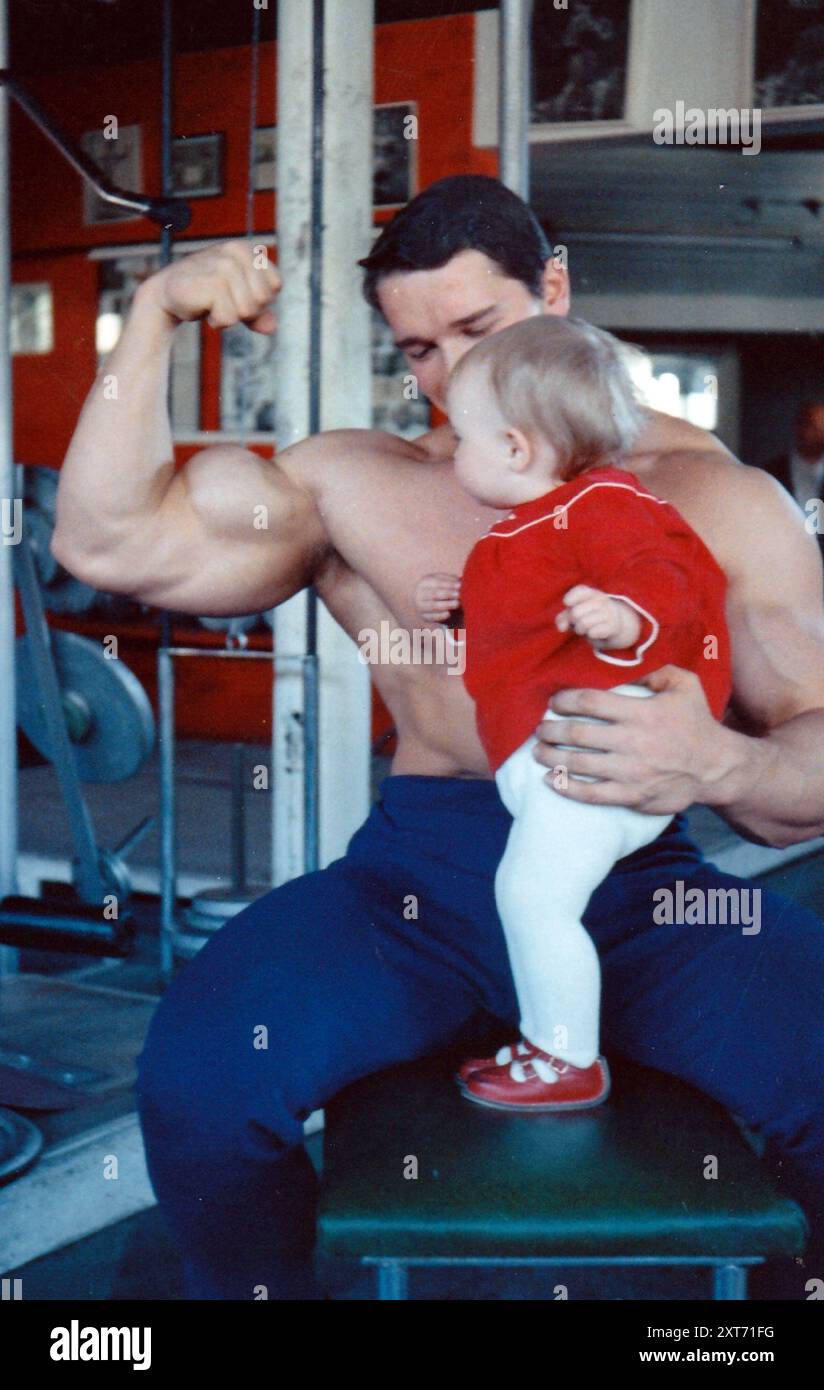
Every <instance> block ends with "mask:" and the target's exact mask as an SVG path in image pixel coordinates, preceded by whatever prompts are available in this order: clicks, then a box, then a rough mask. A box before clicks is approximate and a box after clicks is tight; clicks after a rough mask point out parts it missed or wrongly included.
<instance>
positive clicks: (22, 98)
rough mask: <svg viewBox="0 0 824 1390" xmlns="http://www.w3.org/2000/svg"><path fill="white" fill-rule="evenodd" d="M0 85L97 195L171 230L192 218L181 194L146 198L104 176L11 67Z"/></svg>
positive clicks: (180, 229)
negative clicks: (110, 181)
mask: <svg viewBox="0 0 824 1390" xmlns="http://www.w3.org/2000/svg"><path fill="white" fill-rule="evenodd" d="M0 85H2V86H4V87H7V88H8V90H9V92H10V93H11V95H12V96H13V97H14V99H15V101H16V102H17V104H18V106H20V107H21V108H22V109H23V110H24V111H25V113H26V115H27V116H28V117H29V119H30V120H31V121H33V122H34V124H35V125H36V126H37V127H38V129H39V130H41V131H42V132H43V134H44V135H45V136H46V137H47V138H48V139H49V140H51V142H52V144H53V145H55V146H56V147H57V149H58V150H59V151H60V153H61V154H62V155H63V158H64V159H65V160H67V162H68V163H69V164H71V166H72V168H73V169H75V170H76V171H77V173H78V174H80V176H81V178H83V179H85V180H86V182H87V183H88V184H91V186H92V188H93V189H94V191H95V193H96V194H97V196H98V198H102V199H103V201H104V202H106V203H112V204H113V205H114V206H115V207H120V208H126V209H128V210H129V211H130V212H137V213H140V214H141V215H142V216H144V217H149V218H151V220H152V222H157V223H158V224H159V225H160V226H161V227H171V229H172V231H175V232H183V231H185V230H186V228H187V227H188V225H189V223H190V222H191V220H192V213H191V209H190V207H189V205H188V203H184V202H183V201H182V199H180V198H147V197H146V195H145V193H131V192H129V191H128V190H127V189H123V188H113V187H112V185H111V184H110V183H108V182H107V180H106V179H105V178H104V177H103V175H102V173H101V172H100V170H99V169H98V167H97V165H96V164H95V163H94V161H93V160H91V159H89V157H88V155H86V154H84V153H83V151H82V150H80V149H77V148H76V147H75V146H74V145H73V144H72V143H71V141H70V140H69V138H68V136H67V135H66V134H65V133H64V131H63V130H62V128H61V127H60V126H59V125H58V124H57V122H56V121H55V120H54V119H53V118H52V117H51V116H50V115H49V113H48V111H46V110H45V109H44V107H42V106H41V105H40V102H39V101H38V100H37V98H36V97H34V96H32V94H31V92H30V91H29V90H28V88H27V87H24V86H23V84H22V82H20V81H19V80H18V78H16V77H14V76H13V75H12V73H11V72H10V71H9V70H8V68H3V69H0Z"/></svg>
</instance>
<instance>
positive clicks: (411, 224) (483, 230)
mask: <svg viewBox="0 0 824 1390" xmlns="http://www.w3.org/2000/svg"><path fill="white" fill-rule="evenodd" d="M459 251H481V252H483V254H484V255H486V256H488V257H489V259H490V260H491V261H494V262H495V264H496V265H497V266H498V268H499V269H500V271H501V273H502V274H503V275H507V276H508V277H509V278H510V279H512V280H520V281H521V283H522V284H524V285H525V286H526V288H527V289H528V290H529V292H530V294H534V295H535V296H536V297H537V296H539V295H540V293H541V286H542V280H543V270H544V266H545V265H546V262H547V261H548V260H549V258H550V256H551V255H552V248H551V247H550V244H549V241H548V240H547V237H546V234H545V232H544V231H543V228H542V227H541V224H540V222H539V221H538V219H537V217H536V216H535V214H534V213H533V212H532V211H531V209H530V208H528V207H527V205H526V203H525V202H524V201H523V199H522V198H519V197H518V195H517V193H513V192H512V191H511V189H509V188H507V187H506V185H505V184H503V183H501V182H500V181H499V180H498V179H493V178H488V177H487V175H486V174H452V175H450V176H449V177H448V178H445V179H438V181H437V183H433V184H430V186H429V188H426V189H424V191H423V193H419V194H418V196H417V197H416V198H413V199H412V201H411V202H410V203H407V204H406V207H404V208H401V210H400V212H399V213H397V214H396V215H395V217H393V219H392V221H391V222H389V223H387V225H386V226H385V227H384V229H383V231H382V232H381V234H380V236H379V237H378V239H377V241H376V242H375V245H374V246H373V248H372V251H371V253H370V254H369V255H368V256H365V257H364V258H363V260H362V261H358V265H362V266H363V267H364V269H365V271H366V275H365V277H364V282H363V293H364V295H365V297H366V299H367V300H368V302H369V303H370V304H371V305H372V307H373V308H375V309H378V310H379V309H380V304H379V303H378V296H377V289H378V284H379V283H380V281H381V280H382V279H383V277H384V276H385V275H392V274H394V272H395V271H404V270H438V269H440V267H441V266H444V265H446V263H447V261H451V259H452V257H453V256H456V255H457V254H458V252H459Z"/></svg>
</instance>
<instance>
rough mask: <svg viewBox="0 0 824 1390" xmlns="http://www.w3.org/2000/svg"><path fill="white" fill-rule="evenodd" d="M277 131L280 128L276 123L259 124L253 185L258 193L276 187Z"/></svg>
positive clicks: (256, 137) (253, 165)
mask: <svg viewBox="0 0 824 1390" xmlns="http://www.w3.org/2000/svg"><path fill="white" fill-rule="evenodd" d="M277 131H278V128H277V126H275V125H259V126H258V127H257V130H256V131H255V143H254V158H253V164H252V187H253V189H254V190H255V192H256V193H268V192H270V191H272V190H273V189H274V188H275V187H276V184H277V176H278V142H277Z"/></svg>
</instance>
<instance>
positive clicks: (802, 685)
mask: <svg viewBox="0 0 824 1390" xmlns="http://www.w3.org/2000/svg"><path fill="white" fill-rule="evenodd" d="M713 492H714V496H713V497H712V505H713V506H714V507H716V508H718V509H719V511H718V515H719V516H721V517H724V518H726V521H725V525H726V526H727V527H728V528H730V535H731V537H733V540H734V542H735V543H734V544H733V545H731V546H730V553H733V552H734V553H735V554H736V556H737V557H742V559H741V563H740V564H739V563H738V562H737V560H736V565H735V569H734V571H733V569H732V566H731V564H730V563H725V558H724V557H722V556H721V555H720V554H719V553H718V551H717V550H716V558H718V559H719V561H720V562H721V563H722V564H723V565H724V568H725V569H726V570H727V573H728V577H729V579H730V594H729V607H728V617H729V624H730V633H731V637H732V652H733V676H734V686H735V693H734V697H733V699H734V708H735V712H736V713H737V714H738V715H739V716H740V718H741V719H742V720H743V721H744V723H745V724H746V726H747V727H748V728H749V729H751V730H752V731H753V732H752V733H741V732H737V731H735V730H733V729H731V728H727V727H725V726H724V725H722V724H719V723H718V721H717V720H715V719H713V717H712V715H711V713H710V710H709V708H708V707H707V703H706V700H705V698H704V693H703V689H702V687H701V683H700V681H699V679H698V677H697V676H696V675H694V674H693V673H692V672H689V671H681V670H678V669H676V668H674V667H664V668H663V669H662V670H661V671H658V672H656V673H655V674H654V675H652V676H649V677H647V678H646V679H645V680H644V681H643V684H645V685H647V686H648V687H649V688H650V689H652V690H654V691H655V692H656V693H657V695H658V698H657V699H655V700H632V699H630V698H628V697H626V696H621V695H613V694H611V693H610V692H609V691H595V690H566V691H561V692H559V693H558V694H557V695H555V696H553V698H552V700H551V705H552V708H553V710H555V711H556V712H557V713H558V714H561V715H566V716H569V717H568V718H565V719H563V720H560V721H555V720H553V721H547V722H545V723H544V724H542V725H540V727H539V737H540V742H539V745H538V748H537V749H536V753H535V756H536V757H537V758H538V761H540V762H541V763H543V764H544V765H545V766H547V767H552V766H554V765H555V763H556V762H562V763H563V764H564V766H565V767H567V769H568V771H569V772H570V773H585V774H588V775H590V776H595V777H599V778H602V779H603V780H602V781H601V782H598V783H581V782H574V781H573V780H572V779H570V781H569V784H568V786H567V787H565V788H563V789H562V788H560V787H556V790H558V791H560V793H561V795H564V796H569V797H570V798H571V799H574V800H580V801H587V802H592V803H594V804H607V805H625V806H634V807H636V808H637V809H639V810H642V811H645V812H648V813H650V814H672V813H674V812H676V811H682V810H686V809H687V807H689V806H690V805H692V804H694V803H696V802H697V803H703V804H704V805H707V806H712V807H713V808H714V809H715V810H717V811H718V812H719V814H720V815H722V816H723V817H724V818H725V819H726V820H728V821H729V822H730V824H732V825H734V826H735V827H736V829H738V830H739V831H740V832H741V834H743V835H746V836H748V837H749V838H750V839H753V840H757V841H759V842H761V843H765V844H769V845H775V846H785V845H790V844H797V843H799V842H802V841H804V840H809V839H813V838H814V837H815V836H818V835H822V834H824V609H823V608H822V571H821V558H820V555H819V551H818V545H817V543H816V540H815V537H813V536H810V535H808V534H807V532H806V531H805V529H804V524H803V522H804V519H803V516H802V513H801V511H800V509H799V508H798V507H797V506H796V505H795V504H794V503H793V502H792V500H791V499H790V498H789V497H788V496H787V494H786V493H785V492H784V491H783V490H782V489H781V488H780V487H779V486H778V484H776V483H775V482H774V481H773V480H772V479H770V478H768V477H767V476H766V475H765V474H763V473H761V472H760V471H758V470H755V469H735V470H732V471H731V472H730V474H728V475H726V474H725V477H724V479H723V480H721V481H719V480H718V479H716V480H715V487H714V489H713ZM576 714H577V715H593V716H595V717H597V718H601V719H607V720H610V721H611V722H610V724H609V725H607V726H602V727H595V728H593V726H592V725H589V726H587V725H586V724H581V723H576V721H575V720H574V717H573V716H574V715H576ZM557 744H574V745H575V746H576V747H579V748H580V749H581V752H580V753H574V752H564V753H562V754H561V755H560V756H559V754H558V753H557V752H556V748H555V745H557ZM595 750H601V751H595ZM553 785H555V783H553Z"/></svg>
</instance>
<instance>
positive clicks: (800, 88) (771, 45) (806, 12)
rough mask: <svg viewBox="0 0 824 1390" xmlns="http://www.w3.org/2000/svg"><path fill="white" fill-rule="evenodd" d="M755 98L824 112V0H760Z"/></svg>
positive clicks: (759, 103) (772, 107)
mask: <svg viewBox="0 0 824 1390" xmlns="http://www.w3.org/2000/svg"><path fill="white" fill-rule="evenodd" d="M754 104H755V106H756V107H760V108H761V110H763V111H766V112H777V113H781V114H782V115H789V114H790V113H794V114H796V115H797V116H813V115H819V116H820V115H824V0H758V9H757V18H756V34H755V74H754Z"/></svg>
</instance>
